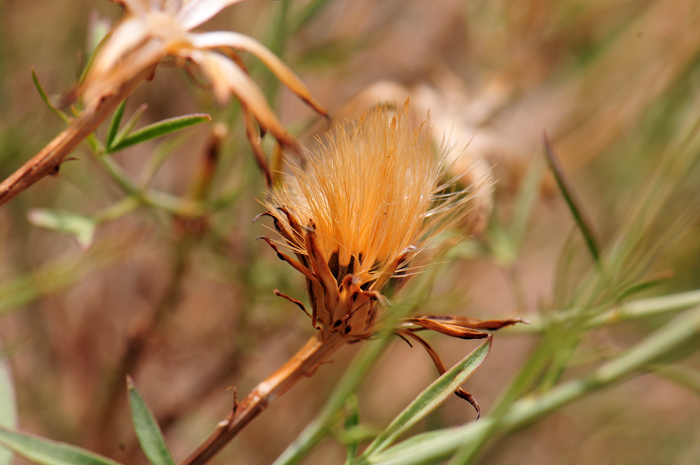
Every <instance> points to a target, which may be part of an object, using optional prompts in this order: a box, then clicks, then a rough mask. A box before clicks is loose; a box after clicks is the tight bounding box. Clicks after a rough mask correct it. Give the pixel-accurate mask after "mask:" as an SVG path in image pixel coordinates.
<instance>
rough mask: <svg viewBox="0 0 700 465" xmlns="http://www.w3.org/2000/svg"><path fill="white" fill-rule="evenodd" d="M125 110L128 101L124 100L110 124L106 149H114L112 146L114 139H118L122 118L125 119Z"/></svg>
mask: <svg viewBox="0 0 700 465" xmlns="http://www.w3.org/2000/svg"><path fill="white" fill-rule="evenodd" d="M124 108H126V100H123V101H122V103H120V104H119V106H118V107H117V109H116V110H115V111H114V115H113V116H112V121H111V122H110V123H109V130H108V131H107V138H106V139H105V146H106V147H112V144H114V138H115V137H117V134H118V133H119V126H121V124H122V118H123V117H124Z"/></svg>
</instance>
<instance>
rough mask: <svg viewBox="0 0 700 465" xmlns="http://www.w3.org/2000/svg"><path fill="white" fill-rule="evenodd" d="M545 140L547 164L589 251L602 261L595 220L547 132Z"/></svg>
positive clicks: (595, 258) (596, 259) (594, 258)
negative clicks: (560, 161)
mask: <svg viewBox="0 0 700 465" xmlns="http://www.w3.org/2000/svg"><path fill="white" fill-rule="evenodd" d="M543 140H544V148H545V150H544V153H545V155H546V158H547V164H548V165H549V168H550V169H551V170H552V174H553V175H554V179H556V181H557V186H559V191H560V192H561V194H562V196H563V197H564V200H565V201H566V205H567V207H569V211H571V216H573V217H574V220H575V221H576V224H577V225H578V228H579V230H580V231H581V234H582V235H583V238H584V239H585V241H586V246H587V247H588V251H589V252H590V253H591V256H592V257H593V260H595V261H596V262H598V261H600V245H598V239H597V237H596V234H595V230H594V229H593V222H592V221H591V219H590V217H589V215H588V213H587V212H586V210H585V209H584V208H583V202H581V199H580V198H579V197H578V194H576V191H575V190H574V186H573V185H572V184H571V182H570V181H569V178H568V177H567V176H566V173H565V172H564V169H563V168H562V166H561V163H559V157H557V154H556V153H555V152H554V149H553V148H552V144H551V142H550V140H549V137H548V136H547V134H546V133H545V134H544V137H543Z"/></svg>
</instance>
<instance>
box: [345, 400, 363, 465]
mask: <svg viewBox="0 0 700 465" xmlns="http://www.w3.org/2000/svg"><path fill="white" fill-rule="evenodd" d="M345 410H346V416H345V430H346V431H348V430H350V429H352V428H357V426H358V425H359V424H360V410H359V408H358V406H357V398H356V397H355V396H354V395H351V396H349V397H348V399H347V400H346V401H345ZM359 445H360V441H359V439H354V440H351V441H349V442H348V443H347V444H346V447H347V459H346V462H345V463H346V465H349V464H351V463H352V462H353V461H354V460H355V456H356V455H357V449H358V447H359Z"/></svg>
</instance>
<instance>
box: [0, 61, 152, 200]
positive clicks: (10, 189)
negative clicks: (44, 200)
mask: <svg viewBox="0 0 700 465" xmlns="http://www.w3.org/2000/svg"><path fill="white" fill-rule="evenodd" d="M152 74H153V70H152V68H148V69H146V70H144V71H142V72H141V73H139V74H138V75H136V76H134V77H133V78H131V79H130V80H128V81H126V82H124V83H123V84H122V85H121V86H120V87H119V88H117V89H116V90H115V91H114V92H113V93H112V94H109V95H106V96H104V97H102V98H101V99H100V100H99V101H97V102H95V103H94V104H92V105H90V106H89V107H88V108H87V109H86V110H85V111H83V112H82V113H81V114H80V116H78V117H77V118H76V119H75V120H74V121H73V122H71V124H70V125H69V126H68V127H67V128H66V129H64V130H63V131H62V132H61V133H60V134H59V135H58V136H56V137H55V138H54V140H52V141H51V142H49V144H48V145H47V146H46V147H44V148H43V149H42V150H41V151H40V152H39V153H38V154H36V155H35V156H34V157H32V159H31V160H29V161H28V162H26V163H25V164H24V165H22V167H21V168H19V169H18V170H17V171H15V172H14V173H13V174H12V175H10V177H8V178H7V179H5V180H4V181H3V182H2V183H0V206H2V205H4V204H5V203H7V202H9V201H10V200H12V199H13V198H15V197H17V196H18V195H19V194H20V193H21V192H23V191H24V190H25V189H27V188H28V187H29V186H31V185H32V184H34V183H36V182H37V181H39V180H40V179H41V178H43V177H45V176H48V175H52V174H56V173H57V172H58V168H59V166H60V165H61V162H63V160H64V159H65V158H66V156H68V155H69V154H70V153H71V152H72V151H73V149H75V148H76V147H77V146H78V144H80V143H81V142H82V141H83V140H85V138H86V137H88V136H89V135H90V134H92V133H93V131H95V130H96V129H97V127H98V126H99V125H100V124H101V123H102V122H103V121H104V120H105V119H106V118H107V117H108V116H109V115H110V114H112V112H113V111H114V110H115V109H116V108H117V107H118V106H119V104H120V103H121V102H122V100H124V99H125V98H126V97H128V96H129V94H131V93H132V92H133V91H134V89H135V88H136V87H137V86H138V85H139V84H140V83H141V81H143V80H144V79H146V78H147V77H148V76H150V75H152Z"/></svg>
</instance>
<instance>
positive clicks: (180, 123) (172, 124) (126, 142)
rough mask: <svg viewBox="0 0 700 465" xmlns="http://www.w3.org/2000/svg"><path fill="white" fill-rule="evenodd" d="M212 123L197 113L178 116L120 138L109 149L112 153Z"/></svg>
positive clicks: (202, 114)
mask: <svg viewBox="0 0 700 465" xmlns="http://www.w3.org/2000/svg"><path fill="white" fill-rule="evenodd" d="M205 121H211V116H209V115H206V114H204V113H195V114H192V115H185V116H178V117H175V118H169V119H165V120H163V121H159V122H157V123H154V124H150V125H148V126H146V127H144V128H142V129H139V130H138V131H136V132H134V133H132V134H129V135H127V136H126V137H124V138H119V137H118V139H119V140H118V141H117V142H116V143H115V145H113V146H111V147H110V148H109V151H110V152H116V151H119V150H123V149H125V148H127V147H131V146H132V145H136V144H140V143H141V142H145V141H147V140H151V139H155V138H157V137H162V136H165V135H167V134H170V133H172V132H175V131H179V130H180V129H184V128H187V127H189V126H194V125H195V124H199V123H204V122H205Z"/></svg>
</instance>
